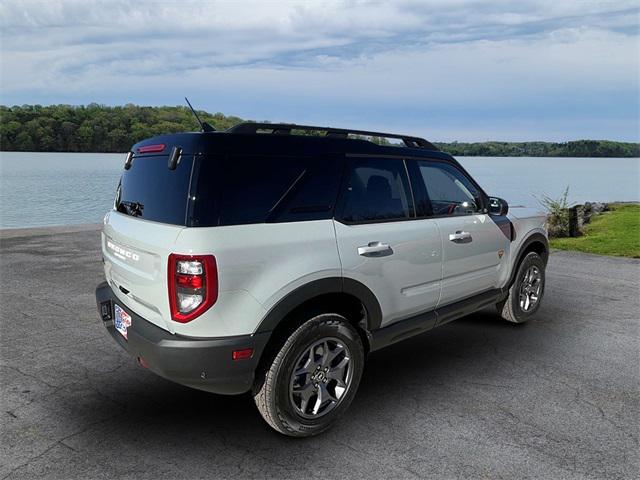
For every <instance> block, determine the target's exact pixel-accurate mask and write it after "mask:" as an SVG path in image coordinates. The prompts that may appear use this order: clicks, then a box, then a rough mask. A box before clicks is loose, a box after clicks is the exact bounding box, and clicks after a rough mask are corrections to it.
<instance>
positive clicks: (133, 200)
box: [115, 155, 193, 225]
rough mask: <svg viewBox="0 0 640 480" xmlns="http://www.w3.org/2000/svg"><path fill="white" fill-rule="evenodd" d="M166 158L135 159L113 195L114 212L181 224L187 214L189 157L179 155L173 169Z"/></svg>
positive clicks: (137, 157) (123, 174)
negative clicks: (114, 196)
mask: <svg viewBox="0 0 640 480" xmlns="http://www.w3.org/2000/svg"><path fill="white" fill-rule="evenodd" d="M167 160H168V156H167V155H140V156H135V157H134V159H133V162H132V163H131V168H130V169H129V170H124V171H123V173H122V177H121V179H120V185H119V187H118V191H117V194H116V204H115V207H116V210H117V211H118V212H120V213H124V214H127V215H131V216H134V217H140V218H143V219H145V220H152V221H154V222H161V223H169V224H173V225H184V224H185V220H186V215H187V203H188V196H189V181H190V179H191V167H192V165H193V156H192V155H183V156H182V157H181V158H180V162H179V163H178V166H177V167H176V169H175V170H169V168H168V167H167Z"/></svg>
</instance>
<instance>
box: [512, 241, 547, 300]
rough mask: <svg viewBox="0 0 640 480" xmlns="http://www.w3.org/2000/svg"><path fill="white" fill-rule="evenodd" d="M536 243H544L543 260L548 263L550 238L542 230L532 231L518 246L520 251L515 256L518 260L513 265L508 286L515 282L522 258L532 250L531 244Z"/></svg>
mask: <svg viewBox="0 0 640 480" xmlns="http://www.w3.org/2000/svg"><path fill="white" fill-rule="evenodd" d="M534 243H540V244H541V245H542V247H543V255H542V260H543V261H544V264H545V266H546V265H547V262H548V261H549V240H548V239H547V237H546V236H545V235H543V234H542V233H540V232H535V233H532V234H531V235H529V236H528V237H527V238H526V239H525V240H524V241H523V242H522V244H521V245H520V247H519V248H518V253H517V255H516V257H515V258H516V261H515V262H513V264H512V265H511V274H510V275H509V281H508V282H507V285H506V288H509V287H511V285H512V284H513V282H514V280H515V278H516V273H517V272H518V266H519V265H520V262H522V259H523V258H524V256H525V254H526V253H527V251H529V250H530V249H529V247H531V245H533V244H534Z"/></svg>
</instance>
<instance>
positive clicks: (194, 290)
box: [167, 253, 218, 323]
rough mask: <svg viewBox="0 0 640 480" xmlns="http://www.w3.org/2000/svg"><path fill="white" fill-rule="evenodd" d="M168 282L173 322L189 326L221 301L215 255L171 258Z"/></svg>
mask: <svg viewBox="0 0 640 480" xmlns="http://www.w3.org/2000/svg"><path fill="white" fill-rule="evenodd" d="M167 279H168V282H169V306H170V308H171V318H172V319H173V320H175V321H176V322H180V323H187V322H190V321H191V320H193V319H194V318H196V317H198V316H199V315H201V314H203V313H204V312H205V311H207V310H208V309H209V308H211V306H212V305H213V304H214V303H216V300H217V299H218V269H217V266H216V259H215V257H214V256H213V255H178V254H175V253H172V254H171V255H169V267H168V275H167Z"/></svg>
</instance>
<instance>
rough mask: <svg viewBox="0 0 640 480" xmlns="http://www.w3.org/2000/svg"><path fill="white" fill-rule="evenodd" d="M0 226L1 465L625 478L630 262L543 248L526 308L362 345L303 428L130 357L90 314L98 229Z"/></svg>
mask: <svg viewBox="0 0 640 480" xmlns="http://www.w3.org/2000/svg"><path fill="white" fill-rule="evenodd" d="M70 230H71V231H69V229H67V230H55V231H48V230H46V229H38V230H35V231H29V230H24V231H20V232H17V233H16V232H14V233H12V234H7V233H6V232H5V233H4V234H3V232H0V250H1V254H0V257H1V260H0V284H1V287H0V372H1V373H0V374H1V377H0V378H1V382H2V389H1V399H0V400H1V402H2V403H1V411H0V428H1V438H2V449H1V452H0V455H1V456H0V478H7V479H23V478H65V479H68V478H83V479H87V478H116V477H118V478H131V479H153V480H157V479H158V478H243V479H244V478H252V477H256V478H271V477H273V478H316V477H318V478H324V479H326V478H437V479H448V478H505V479H507V478H638V471H639V468H640V464H639V454H638V452H639V443H638V442H639V435H640V429H639V420H640V418H639V415H640V414H639V411H640V381H639V377H640V373H639V359H640V356H639V349H640V342H639V340H640V338H639V337H640V335H639V324H640V299H639V298H640V297H639V292H640V261H638V260H630V259H620V258H610V257H600V256H594V255H584V254H577V253H566V252H554V253H553V254H552V255H551V258H550V262H549V268H548V278H547V287H546V293H545V298H544V301H543V306H542V308H541V310H540V312H539V314H538V315H537V317H536V318H535V319H534V320H532V321H531V322H530V323H528V324H525V325H512V324H508V323H506V322H504V321H502V320H501V319H500V318H498V317H497V316H496V315H495V314H494V313H492V312H489V311H487V312H480V313H478V314H475V315H472V316H469V317H467V318H464V319H461V320H459V321H456V322H453V323H451V324H448V325H446V326H443V327H441V328H439V329H435V330H433V331H431V332H429V333H426V334H424V335H422V336H419V337H415V338H413V339H410V340H407V341H404V342H402V343H399V344H396V345H394V346H392V347H389V348H387V349H385V350H382V351H380V352H377V353H375V354H373V355H372V356H371V357H370V359H369V362H368V364H367V366H366V369H365V373H364V376H363V379H362V383H361V385H360V391H359V393H358V395H357V397H356V399H355V401H354V402H353V404H352V406H351V409H350V411H349V412H348V414H347V416H346V417H345V418H344V419H343V420H342V421H341V422H340V423H339V424H338V425H337V426H336V427H334V428H333V429H332V430H330V431H329V432H327V433H325V434H323V435H321V436H319V437H315V438H311V439H302V440H296V439H290V438H286V437H283V436H281V435H279V434H277V433H275V432H274V431H272V430H271V429H270V428H269V427H268V426H267V425H266V424H265V423H264V422H263V421H262V419H261V418H260V416H259V414H258V411H257V410H256V408H255V407H254V405H253V400H252V399H251V398H250V397H249V396H240V397H224V396H216V395H211V394H207V393H204V392H199V391H195V390H190V389H188V388H186V387H182V386H179V385H175V384H172V383H170V382H168V381H166V380H163V379H161V378H159V377H156V376H155V375H154V374H152V373H150V372H148V371H146V370H144V369H143V368H141V367H138V366H137V365H136V364H135V363H134V361H133V360H132V359H131V358H129V357H128V356H127V355H126V354H125V353H124V351H122V350H121V349H120V348H119V347H118V346H117V345H116V344H115V342H114V341H113V340H112V339H111V338H110V337H109V335H108V334H107V332H106V330H105V329H104V327H103V326H102V325H101V322H100V321H99V320H98V318H97V313H96V308H95V305H94V296H93V291H94V288H95V285H96V284H97V283H99V282H100V281H102V278H103V276H102V266H101V262H100V251H99V243H100V241H99V233H98V231H97V230H95V229H87V228H80V229H78V230H79V231H73V230H74V229H70Z"/></svg>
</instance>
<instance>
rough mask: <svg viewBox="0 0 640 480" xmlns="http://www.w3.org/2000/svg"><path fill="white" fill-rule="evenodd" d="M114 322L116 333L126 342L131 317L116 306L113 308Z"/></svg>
mask: <svg viewBox="0 0 640 480" xmlns="http://www.w3.org/2000/svg"><path fill="white" fill-rule="evenodd" d="M114 310H115V314H116V315H115V317H116V318H115V321H114V322H113V323H114V325H115V327H116V330H117V331H118V332H120V335H122V336H123V337H124V338H125V339H127V340H128V338H127V328H129V327H130V326H131V315H129V314H128V313H127V312H125V311H124V310H123V309H122V308H121V307H119V306H118V305H116V306H115V309H114Z"/></svg>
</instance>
